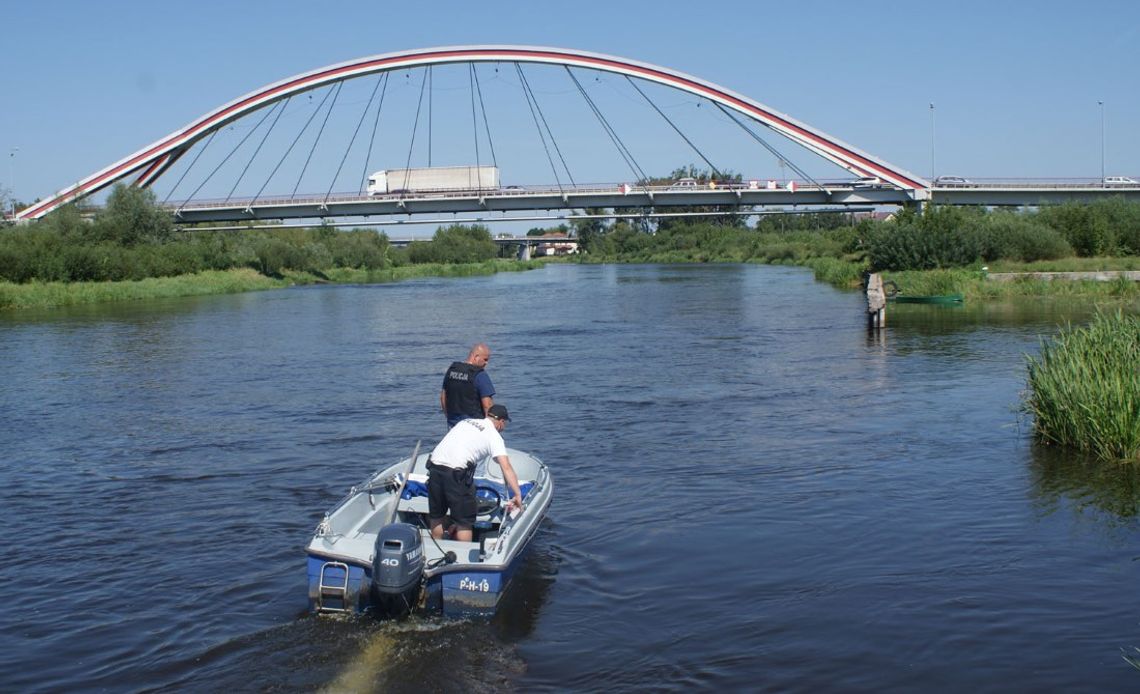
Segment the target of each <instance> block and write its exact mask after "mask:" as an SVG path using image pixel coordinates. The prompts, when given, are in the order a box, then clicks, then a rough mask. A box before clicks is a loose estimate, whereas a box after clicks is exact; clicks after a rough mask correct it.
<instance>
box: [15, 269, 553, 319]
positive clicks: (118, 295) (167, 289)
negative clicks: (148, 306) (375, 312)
mask: <svg viewBox="0 0 1140 694" xmlns="http://www.w3.org/2000/svg"><path fill="white" fill-rule="evenodd" d="M543 265H544V261H542V260H531V261H516V260H490V261H486V262H482V263H458V264H443V263H425V264H418V265H405V266H400V267H394V268H386V269H383V270H353V269H346V268H337V269H333V270H329V271H327V272H323V273H320V274H314V273H309V272H297V271H290V270H286V271H283V272H282V273H281V275H280V276H278V277H269V276H267V275H263V274H261V273H259V272H257V271H256V270H253V269H251V268H238V269H234V270H208V271H205V272H197V273H192V274H186V275H176V276H173V277H150V278H147V279H142V280H132V281H123V282H27V283H21V284H15V283H11V282H0V310H21V309H51V308H59V307H63V306H78V305H81V304H95V303H103V302H111V301H138V300H142V299H161V298H172V297H180V296H206V295H210V294H236V293H239V292H251V291H264V290H266V289H279V288H282V287H289V286H296V285H306V284H320V283H326V282H331V283H337V284H381V283H386V282H399V281H401V280H407V279H414V278H417V277H473V276H477V275H493V274H495V273H497V272H515V271H523V270H533V269H535V268H539V267H542V266H543Z"/></svg>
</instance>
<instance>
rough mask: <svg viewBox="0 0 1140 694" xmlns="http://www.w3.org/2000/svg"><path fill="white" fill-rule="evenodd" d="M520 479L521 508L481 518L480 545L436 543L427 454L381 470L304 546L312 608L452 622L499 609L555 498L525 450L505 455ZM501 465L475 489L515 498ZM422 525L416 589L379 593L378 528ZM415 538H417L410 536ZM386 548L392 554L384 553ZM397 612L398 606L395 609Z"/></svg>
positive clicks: (487, 468)
mask: <svg viewBox="0 0 1140 694" xmlns="http://www.w3.org/2000/svg"><path fill="white" fill-rule="evenodd" d="M508 453H509V455H510V458H511V463H512V467H514V468H515V470H516V472H517V473H518V475H519V478H520V487H521V488H522V490H523V497H524V506H525V508H524V510H523V511H522V512H521V513H520V512H512V513H510V514H507V513H506V509H505V508H503V506H502V504H501V503H500V504H499V506H498V507H497V508H496V509H494V510H492V511H488V512H486V513H485V515H483V516H481V517H480V519H479V521H477V523H476V527H475V535H476V537H475V541H474V542H458V541H454V540H439V541H436V540H433V539H432V538H431V534H430V531H429V530H428V525H429V524H428V522H427V500H426V498H424V497H423V494H424V493H425V492H426V478H427V475H426V457H427V456H426V454H425V455H424V456H422V457H420V458H418V459H417V460H416V461H415V462H414V463H413V462H412V460H411V459H410V458H409V459H407V460H404V461H401V462H399V463H397V464H395V465H392V466H389V467H388V468H386V469H383V470H381V471H379V472H377V473H376V474H374V475H373V476H372V477H370V478H368V479H367V480H365V481H364V482H363V483H361V484H360V485H357V486H356V487H353V488H352V490H350V492H349V494H348V495H347V496H346V497H345V498H344V499H343V500H342V501H341V502H340V503H339V504H338V505H337V506H336V507H335V508H334V509H333V510H332V511H330V512H329V513H328V514H326V515H325V518H324V520H323V521H322V522H321V524H320V525H319V526H318V528H317V531H316V533H315V534H314V536H313V539H312V540H311V541H310V543H309V546H308V548H307V550H306V553H307V571H306V572H307V575H308V584H309V605H310V608H311V609H312V610H313V611H315V612H321V613H361V612H369V613H374V614H376V615H377V616H381V617H390V616H400V615H401V614H403V613H406V612H408V611H422V612H427V613H437V614H442V615H443V616H444V617H448V618H460V619H461V618H471V617H485V616H490V615H492V614H494V613H495V611H496V610H497V609H498V606H499V603H500V601H501V600H502V598H503V595H504V594H505V593H506V592H507V589H508V588H509V586H510V583H511V579H512V578H513V577H514V575H515V574H516V573H517V571H518V569H519V566H520V565H521V564H522V562H523V560H524V558H525V555H526V553H527V550H528V549H529V546H530V543H531V541H532V540H533V537H534V535H535V533H536V532H537V531H538V528H539V525H540V523H541V521H542V519H543V518H544V517H545V515H546V511H547V509H548V508H549V505H550V503H551V500H552V498H553V492H554V485H553V481H552V479H551V478H550V473H549V470H548V469H547V468H546V465H545V464H544V463H542V461H540V460H538V459H537V458H535V457H533V456H531V455H529V454H526V453H522V452H521V451H515V450H509V451H508ZM497 467H498V466H497V464H495V465H493V467H492V465H486V464H484V465H483V466H482V468H481V470H482V472H477V474H476V487H477V489H479V488H483V489H492V490H494V491H493V492H491V494H492V496H494V495H496V494H497V495H498V496H499V498H500V499H506V498H507V497H509V493H508V492H507V490H506V485H505V483H504V482H503V479H502V475H501V471H498V473H499V474H498V475H497V476H496V475H495V473H494V471H495V470H496V469H497ZM394 521H396V522H400V523H407V524H410V525H413V526H414V527H415V528H418V529H419V537H420V543H421V544H422V549H423V554H424V556H425V557H426V560H427V562H426V568H425V569H424V571H423V575H422V579H421V581H420V583H419V585H418V586H416V590H414V591H413V592H410V593H409V594H407V595H399V596H395V598H393V597H392V596H388V595H386V594H380V593H379V592H378V591H375V590H374V588H373V571H374V568H373V559H374V555H375V554H376V548H375V544H376V538H377V536H378V535H379V534H380V530H381V528H383V527H385V526H387V525H389V524H390V523H392V522H394ZM413 537H415V536H414V535H413ZM386 551H387V550H386ZM393 607H395V608H398V609H393Z"/></svg>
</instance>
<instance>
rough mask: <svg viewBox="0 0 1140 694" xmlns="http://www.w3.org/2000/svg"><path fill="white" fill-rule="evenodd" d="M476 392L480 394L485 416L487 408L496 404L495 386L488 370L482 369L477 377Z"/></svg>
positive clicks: (480, 402)
mask: <svg viewBox="0 0 1140 694" xmlns="http://www.w3.org/2000/svg"><path fill="white" fill-rule="evenodd" d="M475 392H476V393H478V395H479V404H480V405H482V406H483V416H484V417H486V416H487V410H489V409H491V405H494V404H495V399H494V398H495V386H494V384H493V383H491V377H490V376H488V375H487V372H486V371H480V372H479V374H478V375H477V376H476V377H475Z"/></svg>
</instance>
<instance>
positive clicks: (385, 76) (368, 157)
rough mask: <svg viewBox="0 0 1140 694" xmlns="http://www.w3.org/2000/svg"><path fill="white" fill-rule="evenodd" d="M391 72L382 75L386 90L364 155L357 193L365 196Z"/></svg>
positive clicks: (374, 90) (381, 92)
mask: <svg viewBox="0 0 1140 694" xmlns="http://www.w3.org/2000/svg"><path fill="white" fill-rule="evenodd" d="M391 74H392V73H391V72H385V73H384V74H383V75H381V79H383V80H384V89H382V90H381V91H380V103H379V105H377V106H376V119H375V120H374V121H372V137H371V139H369V140H368V152H367V153H366V154H365V155H364V171H362V172H361V174H360V188H359V189H358V191H357V192H359V193H360V194H362V195H363V194H364V184H365V182H366V181H367V180H368V162H369V161H370V160H371V159H372V146H373V145H374V144H376V130H377V129H378V128H379V127H380V111H381V110H383V108H384V95H385V94H386V93H387V92H388V77H389V76H390V75H391ZM376 86H377V87H378V86H380V80H379V79H378V80H376ZM372 94H373V95H375V94H376V87H373V88H372Z"/></svg>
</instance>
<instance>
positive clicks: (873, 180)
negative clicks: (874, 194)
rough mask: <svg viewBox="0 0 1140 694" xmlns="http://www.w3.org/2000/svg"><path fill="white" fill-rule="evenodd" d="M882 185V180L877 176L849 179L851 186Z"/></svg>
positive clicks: (873, 186) (874, 186)
mask: <svg viewBox="0 0 1140 694" xmlns="http://www.w3.org/2000/svg"><path fill="white" fill-rule="evenodd" d="M881 185H883V180H882V179H881V178H879V177H878V176H863V177H862V178H856V179H855V180H854V181H851V187H852V188H878V187H879V186H881Z"/></svg>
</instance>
